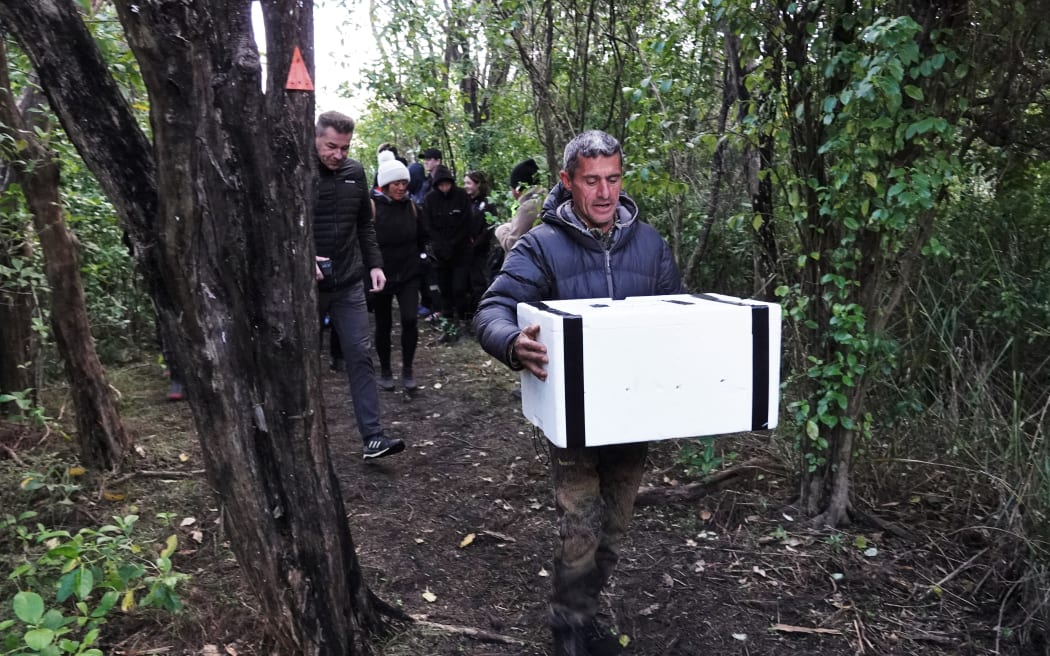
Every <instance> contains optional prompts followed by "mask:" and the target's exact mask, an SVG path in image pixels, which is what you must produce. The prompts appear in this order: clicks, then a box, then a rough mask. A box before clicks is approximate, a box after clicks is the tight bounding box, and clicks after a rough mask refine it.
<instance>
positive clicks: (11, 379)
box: [0, 44, 39, 416]
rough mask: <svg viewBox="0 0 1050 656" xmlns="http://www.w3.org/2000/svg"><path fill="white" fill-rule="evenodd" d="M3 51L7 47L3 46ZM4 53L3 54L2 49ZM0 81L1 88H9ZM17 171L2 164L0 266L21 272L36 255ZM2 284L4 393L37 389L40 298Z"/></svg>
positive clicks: (0, 372) (31, 100) (0, 383)
mask: <svg viewBox="0 0 1050 656" xmlns="http://www.w3.org/2000/svg"><path fill="white" fill-rule="evenodd" d="M0 48H3V45H2V44H0ZM0 54H3V51H2V50H0ZM6 74H7V68H6V64H5V63H3V62H0V75H6ZM8 86H9V85H8V84H7V83H6V82H5V81H3V80H0V88H5V89H6V88H8ZM38 95H39V94H37V93H35V92H34V87H32V86H29V87H27V91H26V92H25V93H24V94H23V95H22V98H21V99H19V101H18V105H17V106H18V108H19V111H20V112H23V113H24V109H25V108H26V107H28V106H30V105H33V104H35V103H36V99H37V97H38ZM14 178H15V170H14V167H13V166H11V165H10V164H9V163H7V162H0V266H3V267H7V268H8V269H12V270H17V269H16V267H15V266H14V264H15V261H16V260H18V261H19V262H20V263H24V262H27V261H29V260H30V259H31V258H32V256H33V247H32V245H31V244H30V243H29V241H28V239H27V238H26V236H27V231H28V230H29V225H28V223H27V222H25V221H24V220H23V218H22V214H21V208H20V206H19V203H18V200H17V198H16V197H15V196H14V195H11V194H9V193H8V188H9V187H10V186H11V183H12V182H14ZM2 282H3V284H2V285H0V393H4V392H19V391H22V390H25V389H28V388H30V387H36V385H35V384H34V382H33V373H32V372H33V369H32V368H31V366H30V365H31V364H33V363H32V360H33V357H34V355H33V352H34V350H35V349H36V348H38V342H39V340H38V339H36V334H35V333H34V332H33V314H34V313H35V312H36V309H37V303H36V297H35V296H34V295H33V289H32V286H31V285H30V284H26V283H17V282H14V281H12V280H11V279H6V280H3V281H2ZM13 409H14V406H13V405H12V404H0V416H2V415H3V414H4V413H6V412H10V411H12V410H13Z"/></svg>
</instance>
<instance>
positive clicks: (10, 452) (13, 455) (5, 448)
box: [0, 444, 27, 467]
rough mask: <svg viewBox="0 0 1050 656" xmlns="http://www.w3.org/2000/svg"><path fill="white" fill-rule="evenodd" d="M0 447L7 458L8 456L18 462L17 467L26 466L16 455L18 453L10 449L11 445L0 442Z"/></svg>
mask: <svg viewBox="0 0 1050 656" xmlns="http://www.w3.org/2000/svg"><path fill="white" fill-rule="evenodd" d="M0 449H2V450H3V452H4V453H6V454H7V457H8V458H10V459H11V460H14V461H15V462H16V463H18V466H19V467H26V466H27V465H26V463H25V462H23V461H22V459H21V458H19V457H18V454H17V453H15V450H14V449H12V448H11V447H9V446H6V445H4V444H0Z"/></svg>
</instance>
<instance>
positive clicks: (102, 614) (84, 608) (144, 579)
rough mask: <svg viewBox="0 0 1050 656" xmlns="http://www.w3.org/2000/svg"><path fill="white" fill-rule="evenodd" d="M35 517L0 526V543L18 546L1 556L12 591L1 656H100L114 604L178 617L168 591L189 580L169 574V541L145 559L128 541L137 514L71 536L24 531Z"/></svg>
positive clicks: (1, 627)
mask: <svg viewBox="0 0 1050 656" xmlns="http://www.w3.org/2000/svg"><path fill="white" fill-rule="evenodd" d="M35 516H36V513H35V512H32V511H29V512H25V513H23V514H21V515H19V516H18V517H14V516H12V515H6V516H5V517H4V518H3V519H2V520H0V533H6V534H8V535H0V537H3V538H5V539H6V538H9V537H13V538H14V543H15V544H20V545H21V547H22V549H21V553H17V554H14V555H8V556H6V557H4V560H7V561H9V562H7V563H6V565H7V566H10V567H11V568H12V569H11V570H10V574H9V575H8V577H7V578H8V580H10V581H13V582H14V584H15V585H16V586H17V592H15V593H14V594H13V595H12V596H10V597H9V600H8V601H5V602H4V603H3V604H2V606H0V633H2V635H3V638H2V639H0V640H2V642H0V653H2V654H3V655H4V656H8V655H26V654H44V655H48V656H58V655H60V654H84V655H92V656H101V655H102V651H101V650H99V649H98V648H97V647H95V645H97V644H98V641H99V637H100V633H101V631H100V627H101V626H102V625H103V624H105V622H106V618H107V617H108V616H109V614H110V613H111V612H112V611H113V609H114V608H116V607H118V604H119V608H120V609H121V610H123V611H125V612H126V611H130V610H131V609H133V608H135V607H139V608H147V607H156V608H160V609H163V610H166V611H168V612H178V611H179V610H181V608H182V602H181V601H180V599H179V597H178V595H177V594H176V593H175V588H176V587H177V586H178V585H179V583H181V582H182V581H184V580H186V579H187V578H189V577H188V575H186V574H182V573H180V572H177V571H175V570H174V569H173V567H172V563H171V555H172V554H173V553H174V552H175V549H176V547H177V546H178V538H177V537H176V536H175V535H171V536H169V537H168V539H167V541H166V542H165V545H164V547H163V549H161V551H160V552H159V553H158V554H156V555H151V551H150V550H149V549H148V548H147V547H144V546H143V545H142V544H140V543H139V542H138V541H137V540H136V539H135V537H133V535H132V533H133V530H134V527H135V523H136V522H137V521H138V516H137V515H125V516H123V517H120V516H117V517H114V518H113V523H112V524H106V525H104V526H102V527H99V528H98V529H92V528H82V529H80V530H79V531H78V532H77V533H76V534H71V533H70V532H69V531H65V530H52V529H48V528H46V527H45V526H44V525H43V524H40V523H37V524H36V525H35V526H30V525H29V520H31V519H32V518H34V517H35ZM5 569H6V567H5ZM3 596H6V594H5V595H0V597H3ZM12 613H13V616H12Z"/></svg>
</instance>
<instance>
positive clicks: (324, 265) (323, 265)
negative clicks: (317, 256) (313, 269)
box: [317, 260, 332, 278]
mask: <svg viewBox="0 0 1050 656" xmlns="http://www.w3.org/2000/svg"><path fill="white" fill-rule="evenodd" d="M317 268H319V269H320V270H321V275H322V276H324V277H325V278H327V277H329V276H331V275H332V261H331V260H317Z"/></svg>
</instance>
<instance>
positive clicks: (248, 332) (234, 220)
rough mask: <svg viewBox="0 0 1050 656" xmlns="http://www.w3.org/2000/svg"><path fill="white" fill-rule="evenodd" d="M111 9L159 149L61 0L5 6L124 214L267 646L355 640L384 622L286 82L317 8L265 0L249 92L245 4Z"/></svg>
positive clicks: (306, 116)
mask: <svg viewBox="0 0 1050 656" xmlns="http://www.w3.org/2000/svg"><path fill="white" fill-rule="evenodd" d="M116 4H117V9H118V12H119V14H120V19H121V22H122V23H123V25H124V29H125V32H126V34H127V37H128V41H129V44H130V45H131V48H132V50H133V51H134V53H135V55H136V58H137V59H138V61H139V64H140V67H141V69H142V74H143V79H144V80H145V83H146V86H147V88H148V89H149V91H150V100H151V103H150V116H151V124H152V128H153V138H154V147H153V148H150V146H149V144H148V142H147V141H146V139H145V137H144V136H143V135H142V134H141V132H140V131H139V130H138V128H137V127H136V126H135V123H134V119H133V116H132V115H131V113H130V110H129V108H128V107H127V104H126V103H125V102H124V101H123V99H122V98H121V97H120V94H119V90H118V89H117V88H116V86H115V84H114V83H113V81H112V79H111V78H110V77H109V75H108V73H106V68H105V63H104V62H103V61H102V59H101V56H100V55H99V53H98V51H97V49H96V48H95V47H94V44H93V43H91V39H90V36H89V35H88V34H87V31H86V30H85V29H84V25H83V23H82V21H81V20H80V18H79V16H78V15H77V12H76V9H75V7H74V5H73V2H72V0H10V1H9V2H6V3H3V4H2V5H0V18H2V19H3V20H5V21H9V22H10V24H11V25H12V26H14V28H15V30H14V31H15V33H16V34H17V35H18V37H19V40H20V41H21V42H22V44H23V46H24V47H26V49H27V50H28V51H29V54H30V57H31V59H32V61H33V64H34V67H35V68H36V69H37V71H38V72H39V73H40V77H41V83H42V85H43V87H44V88H45V90H46V92H47V94H48V98H49V100H50V102H51V105H52V107H53V108H55V110H56V112H57V113H58V115H59V116H60V117H61V119H62V123H63V126H64V127H65V129H66V131H67V133H69V135H70V137H71V139H72V140H73V142H74V144H76V146H77V148H78V150H79V151H80V152H81V154H82V156H83V157H84V159H85V161H87V162H88V164H89V166H91V168H92V170H93V171H94V172H95V173H96V176H97V177H98V178H99V180H100V182H101V183H102V184H103V186H104V188H105V189H106V190H107V193H109V194H110V196H111V198H112V199H113V201H114V204H115V205H117V207H118V208H120V210H121V212H122V214H123V216H124V218H125V220H126V222H127V225H128V228H129V232H130V234H131V237H132V240H133V242H134V243H135V252H136V257H137V258H139V260H140V264H141V265H142V269H143V271H144V273H145V275H146V277H147V280H148V282H149V285H150V289H151V293H152V295H153V298H154V300H155V303H156V306H157V308H158V313H159V318H160V323H161V331H162V336H163V338H164V340H165V341H166V342H167V343H168V344H170V346H171V348H172V349H173V350H174V355H175V360H176V365H177V366H178V368H179V369H180V370H181V371H183V372H184V373H185V379H186V380H185V381H184V382H185V385H186V390H187V394H188V398H189V401H190V405H191V407H192V409H193V415H194V421H195V423H196V426H197V431H198V433H199V434H200V437H201V444H202V447H203V451H204V457H205V462H206V466H207V470H208V477H209V480H210V482H211V484H212V485H213V486H214V488H215V489H216V491H217V493H218V495H219V499H220V502H221V503H222V506H223V511H224V512H223V516H224V526H225V528H226V530H227V531H228V532H229V534H230V537H231V544H232V546H233V549H234V551H235V553H236V554H237V557H238V560H239V562H240V563H241V565H242V567H243V569H244V573H245V575H246V577H247V578H248V580H249V582H250V583H251V585H252V586H253V588H254V589H255V592H256V594H257V595H258V596H259V598H260V599H261V602H262V607H263V609H264V612H265V614H266V616H267V618H268V620H269V626H270V628H271V630H272V632H273V636H274V638H275V640H276V641H277V642H278V644H279V650H280V651H281V652H282V653H291V654H319V655H320V654H324V655H329V654H331V655H339V656H343V655H344V654H353V653H358V652H360V651H362V650H363V649H364V648H365V646H364V641H363V640H364V638H365V636H366V635H367V634H368V632H369V631H371V630H372V629H374V628H376V627H377V626H378V618H377V616H376V610H375V606H374V605H373V603H372V601H373V600H372V596H371V593H370V592H369V590H368V588H367V586H366V585H365V583H364V581H363V578H362V574H361V570H360V566H359V564H358V562H357V558H356V555H355V552H354V544H353V540H352V538H351V535H350V529H349V525H348V523H347V520H346V510H345V508H344V506H343V501H342V497H341V495H340V491H339V486H338V481H337V480H336V477H335V474H334V471H333V468H332V464H331V461H330V458H329V453H328V443H327V438H326V435H325V427H324V414H323V408H322V407H321V398H322V393H321V386H320V360H319V358H318V341H319V330H318V323H317V307H316V284H315V282H314V280H313V265H312V260H313V258H312V253H313V241H312V234H311V225H312V194H311V191H312V180H313V175H314V172H315V170H316V161H317V157H316V154H315V153H314V151H313V138H312V137H313V126H312V123H313V121H312V118H313V107H314V104H313V96H312V94H308V93H303V92H300V91H286V90H285V89H284V88H283V86H284V81H285V79H286V78H287V74H288V66H289V64H290V62H291V58H292V51H293V48H294V47H296V46H298V47H300V48H301V50H302V53H303V56H304V59H305V60H306V62H307V66H309V67H311V68H312V64H313V48H312V45H311V44H312V43H313V38H312V29H311V26H312V5H311V3H300V2H298V0H266V1H264V2H263V14H264V21H265V25H266V35H267V40H268V43H267V48H266V50H267V55H268V56H267V61H268V65H269V68H268V71H267V76H266V79H267V90H266V93H265V94H263V93H262V91H261V89H260V80H261V74H260V67H259V55H258V51H257V49H256V47H255V44H254V41H253V39H252V32H251V19H250V2H248V0H238V1H230V2H210V3H209V2H196V3H183V2H130V1H120V2H117V3H116ZM85 96H91V97H85ZM92 149H97V150H95V151H94V152H92Z"/></svg>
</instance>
